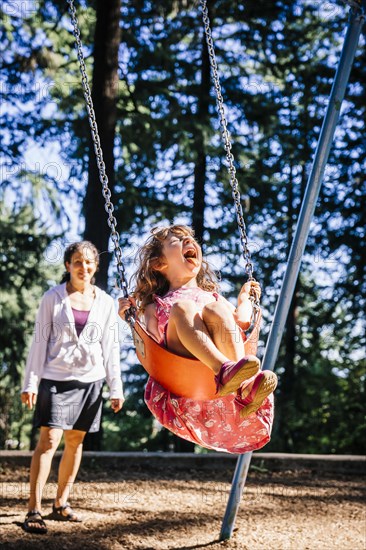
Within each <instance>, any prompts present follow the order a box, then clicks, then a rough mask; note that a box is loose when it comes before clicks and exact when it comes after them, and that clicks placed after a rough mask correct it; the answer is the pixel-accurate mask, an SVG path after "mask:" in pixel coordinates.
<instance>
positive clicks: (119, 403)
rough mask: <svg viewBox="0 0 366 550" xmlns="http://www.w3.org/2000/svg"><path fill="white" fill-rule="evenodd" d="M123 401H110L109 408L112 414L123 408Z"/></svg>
mask: <svg viewBox="0 0 366 550" xmlns="http://www.w3.org/2000/svg"><path fill="white" fill-rule="evenodd" d="M124 402H125V400H124V399H111V408H112V409H113V412H114V413H118V411H120V410H121V409H122V407H123V403H124Z"/></svg>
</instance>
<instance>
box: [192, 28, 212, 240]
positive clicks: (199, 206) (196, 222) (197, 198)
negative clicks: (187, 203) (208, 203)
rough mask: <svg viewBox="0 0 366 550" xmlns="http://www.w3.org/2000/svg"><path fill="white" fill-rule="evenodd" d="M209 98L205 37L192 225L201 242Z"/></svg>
mask: <svg viewBox="0 0 366 550" xmlns="http://www.w3.org/2000/svg"><path fill="white" fill-rule="evenodd" d="M209 96H210V60H209V57H208V50H207V44H206V37H205V35H203V38H202V65H201V89H200V97H199V104H198V113H197V125H196V128H195V132H196V137H195V140H194V150H195V152H196V164H195V168H194V194H193V213H192V225H193V228H194V230H195V234H196V238H197V240H198V241H199V242H202V240H203V232H204V218H205V182H206V169H207V161H206V147H205V135H204V128H205V127H206V126H207V125H208V118H209V112H208V105H209Z"/></svg>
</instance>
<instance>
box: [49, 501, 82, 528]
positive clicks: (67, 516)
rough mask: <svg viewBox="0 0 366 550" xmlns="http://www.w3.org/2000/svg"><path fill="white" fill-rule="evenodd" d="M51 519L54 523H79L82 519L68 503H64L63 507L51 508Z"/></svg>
mask: <svg viewBox="0 0 366 550" xmlns="http://www.w3.org/2000/svg"><path fill="white" fill-rule="evenodd" d="M51 518H52V519H55V520H56V521H73V522H75V523H80V522H81V521H82V519H81V518H80V517H79V516H78V515H77V514H76V513H75V512H74V510H73V509H72V508H71V506H70V503H69V502H66V504H64V505H63V506H55V505H53V506H52V514H51Z"/></svg>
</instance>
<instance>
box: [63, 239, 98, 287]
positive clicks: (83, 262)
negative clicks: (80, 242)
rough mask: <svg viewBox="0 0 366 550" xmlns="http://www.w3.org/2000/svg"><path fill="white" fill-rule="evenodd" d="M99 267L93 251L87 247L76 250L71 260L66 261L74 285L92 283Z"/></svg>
mask: <svg viewBox="0 0 366 550" xmlns="http://www.w3.org/2000/svg"><path fill="white" fill-rule="evenodd" d="M97 267H98V265H97V262H96V260H95V257H94V254H93V252H92V251H91V250H88V249H87V248H85V249H84V250H82V251H80V252H79V251H77V252H74V254H73V255H72V256H71V261H70V262H66V269H67V271H68V272H69V273H70V281H71V284H73V285H74V286H80V285H86V284H90V282H91V280H92V278H93V277H94V275H95V272H96V270H97Z"/></svg>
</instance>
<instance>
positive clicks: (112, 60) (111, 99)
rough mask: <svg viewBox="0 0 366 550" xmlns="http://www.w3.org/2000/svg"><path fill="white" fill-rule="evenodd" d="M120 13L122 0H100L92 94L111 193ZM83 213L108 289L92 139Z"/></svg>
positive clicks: (99, 279) (105, 241)
mask: <svg viewBox="0 0 366 550" xmlns="http://www.w3.org/2000/svg"><path fill="white" fill-rule="evenodd" d="M120 13H121V0H97V8H96V17H97V21H96V26H95V36H94V69H93V86H92V98H93V104H94V109H95V114H96V119H97V124H98V130H99V135H100V143H101V146H102V149H103V158H104V162H105V166H106V173H107V176H108V180H109V188H110V190H111V192H112V196H113V190H114V185H115V176H114V137H115V128H116V118H117V108H116V103H117V91H118V49H119V44H120V28H119V21H120ZM84 216H85V231H84V238H85V239H87V240H90V241H92V242H93V243H94V244H95V245H96V247H97V248H98V250H99V252H100V253H101V255H100V265H99V273H98V274H97V282H98V285H99V286H101V287H102V288H104V289H105V288H107V284H108V266H109V262H110V256H111V255H110V254H109V253H108V242H109V235H110V229H109V226H108V224H107V213H106V211H105V208H104V198H103V195H102V192H101V182H100V180H99V173H98V168H97V164H96V158H95V152H94V146H93V144H92V142H91V146H90V153H89V177H88V186H87V191H86V196H85V199H84Z"/></svg>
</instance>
